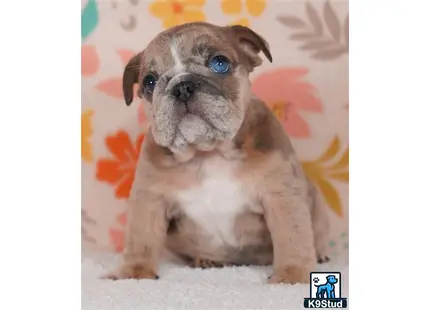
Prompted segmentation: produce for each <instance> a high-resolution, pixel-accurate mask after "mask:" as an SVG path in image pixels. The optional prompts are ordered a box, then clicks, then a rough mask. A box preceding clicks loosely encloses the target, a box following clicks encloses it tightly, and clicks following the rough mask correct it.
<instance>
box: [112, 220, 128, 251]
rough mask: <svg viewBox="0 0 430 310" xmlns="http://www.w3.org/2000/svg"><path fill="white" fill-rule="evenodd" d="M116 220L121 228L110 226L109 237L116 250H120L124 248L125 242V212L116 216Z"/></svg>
mask: <svg viewBox="0 0 430 310" xmlns="http://www.w3.org/2000/svg"><path fill="white" fill-rule="evenodd" d="M116 220H117V222H118V223H119V224H120V225H121V228H120V229H118V228H110V229H109V232H108V233H109V239H110V241H111V243H112V244H113V246H114V249H115V251H116V252H122V251H123V249H124V242H125V232H124V228H125V224H126V223H127V215H126V212H123V213H121V214H119V215H118V216H117V217H116Z"/></svg>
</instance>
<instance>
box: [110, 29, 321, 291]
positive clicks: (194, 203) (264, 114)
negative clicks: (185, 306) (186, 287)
mask: <svg viewBox="0 0 430 310" xmlns="http://www.w3.org/2000/svg"><path fill="white" fill-rule="evenodd" d="M260 52H262V53H263V54H264V56H265V57H266V58H267V59H268V60H269V61H272V56H271V54H270V51H269V45H268V44H267V42H266V41H265V40H264V39H263V38H262V37H260V36H259V35H258V34H256V33H255V32H253V31H252V30H250V29H249V28H246V27H242V26H232V27H218V26H215V25H211V24H207V23H190V24H185V25H181V26H177V27H174V28H171V29H168V30H166V31H164V32H162V33H160V34H159V35H158V36H156V37H155V38H154V39H153V40H152V41H151V42H150V43H149V44H148V46H147V48H146V49H145V50H144V51H142V52H141V53H139V54H137V55H136V56H135V57H133V59H131V60H130V62H129V63H128V65H127V66H126V68H125V70H124V76H123V90H124V97H125V101H126V103H127V105H130V104H131V102H132V101H133V85H134V84H135V83H137V84H138V85H139V92H138V94H139V96H140V97H143V98H145V99H146V100H145V101H146V107H145V108H146V111H147V113H148V116H149V119H150V130H149V132H148V133H147V137H146V139H145V142H144V144H143V146H142V150H141V153H140V154H141V155H140V158H139V162H138V165H137V171H136V177H135V181H134V184H133V188H132V190H131V194H130V198H129V211H128V212H129V213H128V227H127V231H126V245H125V250H124V253H123V263H122V265H121V266H119V268H118V269H117V270H116V271H115V272H113V273H112V274H110V275H109V276H108V277H109V278H112V279H124V278H138V279H141V278H151V279H156V278H158V272H157V270H158V267H159V262H160V260H161V258H162V255H163V253H165V252H166V250H167V251H169V252H170V253H173V254H175V255H176V256H178V257H179V258H181V259H183V261H184V262H187V263H188V264H190V265H191V266H195V267H202V268H204V267H219V266H227V265H271V264H273V274H272V276H271V277H270V278H269V282H270V283H306V282H308V281H309V272H310V271H312V270H313V269H314V268H315V264H316V263H317V261H318V260H319V261H321V260H326V259H327V253H326V244H327V240H326V238H327V232H328V227H327V226H328V221H327V217H326V214H325V212H324V210H323V209H322V207H321V204H320V203H319V200H318V196H317V192H316V190H315V188H314V187H313V185H311V184H310V183H309V181H308V180H307V178H306V176H305V175H304V173H303V171H302V168H301V166H300V163H299V161H298V159H297V157H296V155H295V153H294V150H293V149H292V146H291V144H290V141H289V139H288V137H287V136H286V134H285V132H284V129H283V128H282V126H281V124H280V123H279V122H278V120H277V119H276V117H275V116H274V115H273V114H272V113H271V111H270V110H269V109H268V108H267V107H266V105H265V104H264V103H263V102H262V101H261V100H260V99H258V98H257V97H255V96H254V95H253V94H252V93H251V89H250V80H249V74H250V73H251V72H252V71H253V69H254V68H255V67H257V66H259V65H260V64H261V63H262V59H261V58H260V57H259V53H260Z"/></svg>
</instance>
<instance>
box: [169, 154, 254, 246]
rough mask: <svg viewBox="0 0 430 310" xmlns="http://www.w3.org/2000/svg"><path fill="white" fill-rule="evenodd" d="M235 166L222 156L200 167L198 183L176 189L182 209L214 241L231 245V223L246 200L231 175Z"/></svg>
mask: <svg viewBox="0 0 430 310" xmlns="http://www.w3.org/2000/svg"><path fill="white" fill-rule="evenodd" d="M233 168H234V167H233V166H232V164H231V163H229V162H227V161H225V160H224V159H222V158H213V159H209V160H207V161H206V162H205V163H204V164H203V166H202V168H201V169H202V170H201V172H202V175H203V180H202V182H201V183H200V185H198V186H196V187H192V188H189V189H187V190H183V191H179V192H177V193H176V194H177V196H176V197H177V199H178V202H179V203H180V205H181V209H182V211H183V212H184V213H185V214H186V215H187V216H188V217H190V218H191V219H193V220H194V221H195V222H196V223H197V224H198V225H199V226H201V227H202V228H203V229H205V230H206V232H207V233H208V235H210V236H212V238H213V239H212V240H213V242H214V243H216V244H226V245H232V246H234V245H235V244H236V238H235V236H234V234H233V225H234V220H235V218H236V216H237V215H238V214H239V213H241V212H242V211H243V210H244V209H245V205H246V203H247V202H248V200H247V197H246V196H245V194H244V192H243V191H242V188H241V184H240V182H239V181H238V180H236V179H235V178H234V177H233V175H232V169H233Z"/></svg>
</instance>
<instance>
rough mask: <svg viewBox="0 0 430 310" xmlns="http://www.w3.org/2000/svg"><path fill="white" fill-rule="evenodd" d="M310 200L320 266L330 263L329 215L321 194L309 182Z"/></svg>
mask: <svg viewBox="0 0 430 310" xmlns="http://www.w3.org/2000/svg"><path fill="white" fill-rule="evenodd" d="M309 199H310V206H311V216H312V229H313V232H314V243H315V250H316V254H317V261H318V263H319V264H322V263H325V262H328V261H329V260H330V258H329V253H328V252H329V249H328V244H329V238H330V223H329V219H328V214H327V212H326V210H325V209H324V205H323V204H322V202H321V197H320V194H319V192H318V190H317V188H316V187H315V185H314V184H312V183H311V182H310V181H309Z"/></svg>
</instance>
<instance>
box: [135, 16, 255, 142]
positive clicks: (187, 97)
mask: <svg viewBox="0 0 430 310" xmlns="http://www.w3.org/2000/svg"><path fill="white" fill-rule="evenodd" d="M230 29H231V28H226V27H217V26H213V25H209V24H204V23H195V24H188V25H184V26H179V27H175V28H172V29H169V30H167V31H165V32H163V33H161V34H159V35H158V36H157V37H156V38H155V39H154V40H153V41H151V42H150V43H149V45H148V46H147V48H146V49H145V51H144V52H142V55H141V59H140V64H139V65H140V67H139V69H140V70H139V73H138V81H137V82H138V84H139V95H140V96H141V97H143V98H145V99H146V102H147V103H148V107H149V110H150V114H151V130H152V133H153V136H154V140H155V142H156V143H157V144H159V145H161V146H164V147H168V148H170V149H171V150H181V149H183V148H185V147H187V146H189V145H192V146H193V147H195V148H196V149H200V150H211V149H213V148H214V146H215V143H216V141H219V140H225V139H232V138H234V136H235V135H236V134H237V132H238V130H239V128H240V126H241V124H242V122H243V119H244V116H245V111H246V108H247V106H246V105H247V102H248V101H249V100H248V99H249V95H250V82H249V78H248V74H249V72H251V71H252V68H253V67H254V66H255V64H254V63H253V59H251V58H252V57H251V58H250V57H249V55H247V51H246V50H243V48H242V45H241V44H240V40H237V38H236V37H235V34H234V33H233V32H232V31H230ZM254 50H255V51H253V52H252V53H255V52H256V51H257V49H256V48H255V49H254ZM248 53H249V51H248ZM254 61H255V59H254Z"/></svg>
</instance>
